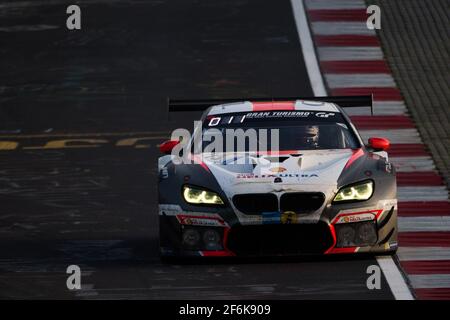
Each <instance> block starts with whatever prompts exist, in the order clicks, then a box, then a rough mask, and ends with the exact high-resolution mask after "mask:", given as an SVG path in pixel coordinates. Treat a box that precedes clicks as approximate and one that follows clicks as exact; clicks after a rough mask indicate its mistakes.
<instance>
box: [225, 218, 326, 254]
mask: <svg viewBox="0 0 450 320" xmlns="http://www.w3.org/2000/svg"><path fill="white" fill-rule="evenodd" d="M332 244H333V237H332V235H331V233H330V229H329V227H328V226H327V224H326V223H324V222H319V223H317V224H285V225H283V224H273V225H252V226H236V227H233V228H232V229H231V230H230V232H229V234H228V240H227V247H228V248H229V249H230V250H231V251H233V252H234V253H236V254H237V255H247V256H249V255H250V256H251V255H301V254H322V253H324V252H325V251H326V250H327V249H328V248H330V247H331V245H332Z"/></svg>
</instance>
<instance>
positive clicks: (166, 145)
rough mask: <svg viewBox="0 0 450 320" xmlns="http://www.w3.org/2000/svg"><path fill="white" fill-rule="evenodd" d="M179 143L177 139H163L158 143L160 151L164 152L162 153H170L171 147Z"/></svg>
mask: <svg viewBox="0 0 450 320" xmlns="http://www.w3.org/2000/svg"><path fill="white" fill-rule="evenodd" d="M179 143H180V141H178V140H167V141H164V142H163V143H161V144H160V145H159V151H161V153H164V154H171V153H172V149H173V148H175V146H176V145H177V144H179Z"/></svg>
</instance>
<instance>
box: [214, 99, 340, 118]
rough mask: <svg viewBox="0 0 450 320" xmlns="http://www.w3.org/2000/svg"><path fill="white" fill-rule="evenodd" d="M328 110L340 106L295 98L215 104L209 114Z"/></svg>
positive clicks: (332, 110)
mask: <svg viewBox="0 0 450 320" xmlns="http://www.w3.org/2000/svg"><path fill="white" fill-rule="evenodd" d="M277 110H283V111H326V112H337V113H340V112H341V111H340V110H339V108H338V107H337V106H336V105H335V104H334V103H330V102H321V101H308V100H295V101H263V102H251V101H242V102H234V103H226V104H220V105H215V106H212V107H211V108H209V110H208V111H207V115H219V114H227V113H237V112H260V111H277Z"/></svg>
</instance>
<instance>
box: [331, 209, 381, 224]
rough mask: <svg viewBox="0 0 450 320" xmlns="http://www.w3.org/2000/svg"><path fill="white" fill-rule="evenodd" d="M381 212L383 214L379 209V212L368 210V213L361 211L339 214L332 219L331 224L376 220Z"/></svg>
mask: <svg viewBox="0 0 450 320" xmlns="http://www.w3.org/2000/svg"><path fill="white" fill-rule="evenodd" d="M382 212H383V210H382V209H380V210H369V211H361V212H351V213H350V212H349V213H340V214H338V215H337V216H336V217H335V218H334V219H333V221H332V222H331V223H332V224H340V223H352V222H362V221H371V220H377V219H378V217H379V216H380V215H381V213H382Z"/></svg>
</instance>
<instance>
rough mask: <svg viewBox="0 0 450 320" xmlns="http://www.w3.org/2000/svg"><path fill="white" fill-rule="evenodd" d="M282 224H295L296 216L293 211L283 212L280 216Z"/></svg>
mask: <svg viewBox="0 0 450 320" xmlns="http://www.w3.org/2000/svg"><path fill="white" fill-rule="evenodd" d="M281 223H282V224H291V223H297V214H296V213H295V212H294V211H285V212H283V213H282V214H281Z"/></svg>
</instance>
